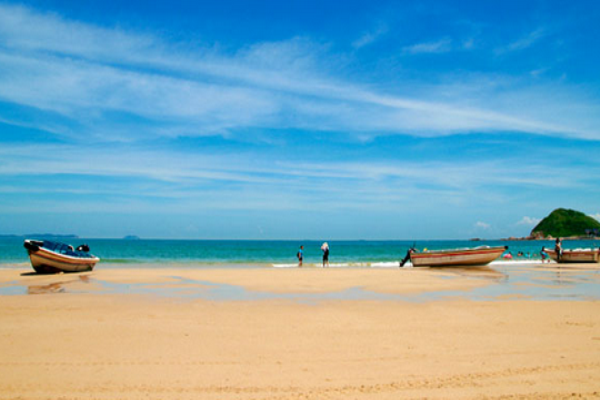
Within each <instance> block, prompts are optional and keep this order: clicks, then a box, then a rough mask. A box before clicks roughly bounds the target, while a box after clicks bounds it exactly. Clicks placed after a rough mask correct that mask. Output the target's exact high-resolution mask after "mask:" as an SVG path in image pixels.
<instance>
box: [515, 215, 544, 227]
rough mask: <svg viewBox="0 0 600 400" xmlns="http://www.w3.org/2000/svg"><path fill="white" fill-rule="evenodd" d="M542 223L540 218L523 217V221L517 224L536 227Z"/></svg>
mask: <svg viewBox="0 0 600 400" xmlns="http://www.w3.org/2000/svg"><path fill="white" fill-rule="evenodd" d="M540 221H541V219H539V218H532V217H527V216H525V217H523V218H521V220H520V221H519V222H517V225H526V226H535V225H537V224H539V223H540Z"/></svg>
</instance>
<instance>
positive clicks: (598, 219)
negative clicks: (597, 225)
mask: <svg viewBox="0 0 600 400" xmlns="http://www.w3.org/2000/svg"><path fill="white" fill-rule="evenodd" d="M590 217H592V218H595V219H596V220H597V221H599V222H600V213H596V214H592V215H590Z"/></svg>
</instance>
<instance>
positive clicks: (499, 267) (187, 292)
mask: <svg viewBox="0 0 600 400" xmlns="http://www.w3.org/2000/svg"><path fill="white" fill-rule="evenodd" d="M408 272H409V273H411V274H432V275H435V276H436V277H437V278H438V279H445V280H452V279H465V278H467V279H475V280H483V281H484V282H486V283H487V284H485V285H481V286H478V287H476V288H472V289H469V290H442V291H431V292H426V293H425V292H423V293H416V294H415V293H410V294H390V293H377V292H374V291H369V290H366V289H364V288H363V287H359V286H358V287H351V288H347V289H345V290H342V291H336V292H324V293H293V292H290V293H272V292H268V291H256V290H247V289H246V288H244V287H243V286H238V285H231V284H226V283H216V282H210V281H203V280H194V279H189V278H186V277H183V276H169V277H168V279H166V280H165V281H164V282H151V283H141V282H115V281H107V280H103V279H101V278H100V277H99V276H98V275H97V274H95V273H94V272H86V273H75V274H59V275H36V274H33V273H23V274H21V276H22V277H25V278H26V279H22V280H15V281H12V282H6V283H0V295H19V294H30V295H40V294H59V293H60V294H64V293H92V292H93V293H99V294H142V295H154V296H165V297H174V298H189V299H206V300H213V301H230V300H246V301H248V300H250V301H251V300H267V299H292V300H297V301H307V302H312V301H322V300H391V301H394V300H396V301H410V302H423V301H434V300H442V299H452V298H462V299H470V300H476V301H493V300H505V299H530V300H559V299H566V300H590V299H594V300H597V299H600V266H599V265H598V264H570V265H568V266H565V265H561V264H556V263H550V264H540V263H532V262H526V263H519V262H498V263H493V264H491V265H490V266H487V267H475V268H473V267H468V268H460V267H452V268H435V269H432V268H414V269H412V270H411V271H408Z"/></svg>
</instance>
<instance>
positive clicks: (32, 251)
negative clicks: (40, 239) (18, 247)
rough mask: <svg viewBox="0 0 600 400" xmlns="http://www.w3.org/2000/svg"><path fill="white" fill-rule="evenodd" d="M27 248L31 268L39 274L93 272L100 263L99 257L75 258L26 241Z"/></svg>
mask: <svg viewBox="0 0 600 400" xmlns="http://www.w3.org/2000/svg"><path fill="white" fill-rule="evenodd" d="M25 247H26V248H27V253H28V254H29V259H30V260H31V266H32V267H33V269H34V270H35V271H36V272H38V273H46V274H47V273H58V272H83V271H91V270H92V269H94V266H95V265H96V264H97V263H98V262H99V261H100V259H99V258H97V257H93V256H91V257H85V258H84V257H75V256H71V255H66V254H60V253H57V252H55V251H51V250H48V249H45V248H44V247H40V246H39V245H37V244H34V242H31V241H26V242H25Z"/></svg>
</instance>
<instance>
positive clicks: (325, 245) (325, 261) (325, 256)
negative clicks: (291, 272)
mask: <svg viewBox="0 0 600 400" xmlns="http://www.w3.org/2000/svg"><path fill="white" fill-rule="evenodd" d="M321 251H322V252H323V267H329V244H328V243H327V242H325V243H323V244H322V245H321ZM296 257H297V258H298V266H299V267H301V266H302V262H303V261H304V246H300V250H298V253H297V254H296Z"/></svg>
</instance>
